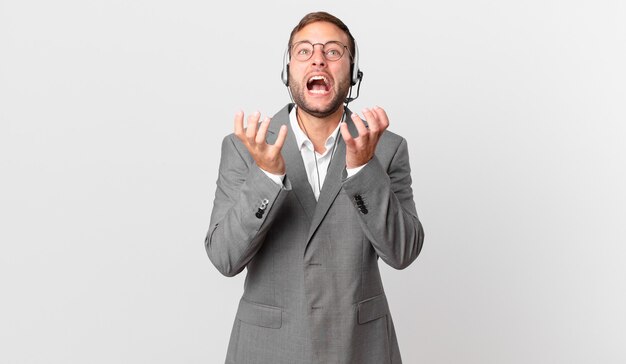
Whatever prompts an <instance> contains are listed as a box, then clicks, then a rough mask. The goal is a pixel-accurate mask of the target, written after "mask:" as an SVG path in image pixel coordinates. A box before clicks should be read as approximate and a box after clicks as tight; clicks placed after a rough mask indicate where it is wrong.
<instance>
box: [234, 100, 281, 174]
mask: <svg viewBox="0 0 626 364" xmlns="http://www.w3.org/2000/svg"><path fill="white" fill-rule="evenodd" d="M260 117H261V114H260V113H259V112H258V111H257V112H255V113H254V114H252V115H250V116H248V127H247V128H246V129H245V130H244V128H243V111H239V112H237V114H235V135H236V136H237V138H239V140H241V142H242V143H243V144H244V145H245V146H246V148H247V149H248V152H249V153H250V155H251V156H252V158H253V159H254V161H255V162H256V165H257V166H259V168H261V169H263V170H264V171H266V172H269V173H272V174H279V175H280V174H285V160H284V159H283V156H282V154H280V151H281V149H282V148H283V144H285V139H286V138H287V125H283V126H281V127H280V131H279V132H278V137H277V138H276V142H275V143H274V144H273V145H272V144H267V143H266V142H265V135H266V134H267V128H268V127H269V126H270V118H268V117H265V119H264V120H263V122H261V124H260V125H259V118H260Z"/></svg>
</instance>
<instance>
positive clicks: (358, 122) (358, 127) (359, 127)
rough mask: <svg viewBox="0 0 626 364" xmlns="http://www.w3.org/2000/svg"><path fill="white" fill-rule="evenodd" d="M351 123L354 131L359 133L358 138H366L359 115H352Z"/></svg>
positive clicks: (365, 130)
mask: <svg viewBox="0 0 626 364" xmlns="http://www.w3.org/2000/svg"><path fill="white" fill-rule="evenodd" d="M352 121H353V122H354V126H356V130H357V131H358V132H359V137H363V136H364V137H367V128H366V127H365V124H364V123H363V120H361V118H360V117H359V115H357V114H356V113H352Z"/></svg>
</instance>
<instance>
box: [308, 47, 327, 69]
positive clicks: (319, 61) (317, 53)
mask: <svg viewBox="0 0 626 364" xmlns="http://www.w3.org/2000/svg"><path fill="white" fill-rule="evenodd" d="M318 45H319V47H316V46H318ZM311 62H312V64H313V65H314V66H320V67H324V66H326V56H324V45H323V44H319V43H318V44H314V45H313V55H312V56H311Z"/></svg>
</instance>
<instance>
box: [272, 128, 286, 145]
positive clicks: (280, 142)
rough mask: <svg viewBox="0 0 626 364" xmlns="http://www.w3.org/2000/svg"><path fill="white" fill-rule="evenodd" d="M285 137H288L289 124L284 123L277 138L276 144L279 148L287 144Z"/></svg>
mask: <svg viewBox="0 0 626 364" xmlns="http://www.w3.org/2000/svg"><path fill="white" fill-rule="evenodd" d="M285 139H287V125H282V126H281V127H280V130H279V131H278V137H277V138H276V142H275V143H274V146H275V147H277V148H278V150H281V149H282V148H283V145H284V144H285Z"/></svg>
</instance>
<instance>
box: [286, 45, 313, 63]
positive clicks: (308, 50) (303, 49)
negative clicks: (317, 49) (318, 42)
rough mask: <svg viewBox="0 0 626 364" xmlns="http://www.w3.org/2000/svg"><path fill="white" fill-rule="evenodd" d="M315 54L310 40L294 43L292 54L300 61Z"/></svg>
mask: <svg viewBox="0 0 626 364" xmlns="http://www.w3.org/2000/svg"><path fill="white" fill-rule="evenodd" d="M312 54H313V45H312V44H311V43H309V42H298V43H296V44H294V45H293V50H292V54H291V56H292V57H294V58H295V59H297V60H298V61H306V60H308V59H309V58H311V55H312Z"/></svg>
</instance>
